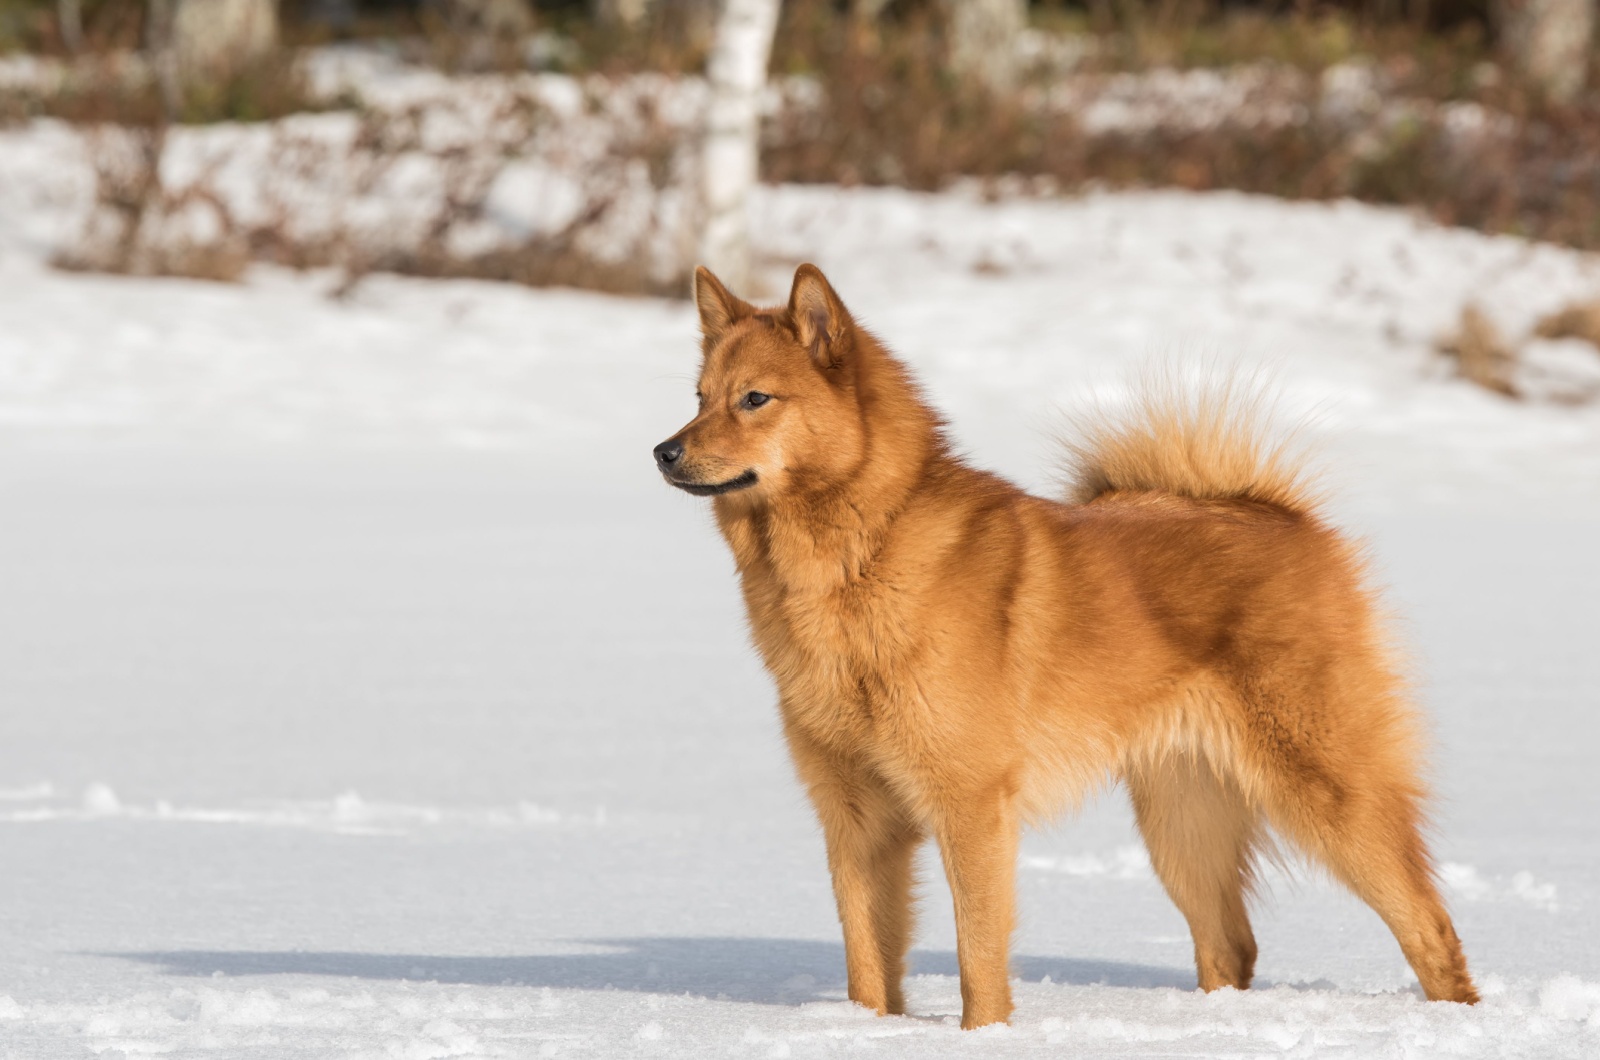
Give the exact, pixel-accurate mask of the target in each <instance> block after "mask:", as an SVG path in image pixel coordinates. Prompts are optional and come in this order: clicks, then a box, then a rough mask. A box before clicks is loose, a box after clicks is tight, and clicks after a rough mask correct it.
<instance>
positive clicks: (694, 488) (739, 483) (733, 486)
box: [665, 469, 756, 497]
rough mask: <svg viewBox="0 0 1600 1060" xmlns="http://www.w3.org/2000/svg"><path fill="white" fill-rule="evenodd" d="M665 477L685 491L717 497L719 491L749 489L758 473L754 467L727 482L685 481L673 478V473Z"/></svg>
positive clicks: (731, 491)
mask: <svg viewBox="0 0 1600 1060" xmlns="http://www.w3.org/2000/svg"><path fill="white" fill-rule="evenodd" d="M665 477H666V480H667V481H668V482H670V483H672V484H673V485H674V486H676V487H678V488H679V489H681V490H683V491H684V492H685V493H692V494H694V495H695V496H696V497H715V496H717V495H718V494H719V493H733V492H734V491H736V490H747V489H749V488H750V487H751V486H754V485H755V484H756V473H755V471H754V469H752V470H750V471H746V472H745V473H744V474H742V475H739V476H738V477H736V478H730V479H729V480H728V481H726V482H713V483H705V482H684V481H682V480H681V479H675V478H673V477H672V476H671V475H667V476H665Z"/></svg>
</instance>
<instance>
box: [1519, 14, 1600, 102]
mask: <svg viewBox="0 0 1600 1060" xmlns="http://www.w3.org/2000/svg"><path fill="white" fill-rule="evenodd" d="M1494 13H1495V22H1496V28H1497V29H1498V31H1499V34H1500V49H1501V51H1502V52H1503V53H1504V55H1505V57H1506V59H1507V61H1508V62H1509V63H1510V64H1511V66H1512V67H1513V68H1514V69H1516V70H1517V71H1518V72H1519V73H1521V74H1522V75H1523V76H1524V77H1526V78H1527V79H1528V80H1529V81H1531V82H1532V83H1533V84H1534V85H1536V86H1537V87H1538V88H1539V89H1540V90H1541V91H1542V92H1544V94H1545V95H1546V96H1548V97H1550V98H1551V99H1553V100H1556V101H1558V102H1568V101H1570V100H1572V99H1573V98H1574V97H1575V96H1577V94H1578V93H1579V91H1581V90H1582V88H1583V85H1584V82H1585V80H1587V78H1588V73H1589V52H1590V50H1591V49H1592V48H1593V44H1594V24H1595V0H1494Z"/></svg>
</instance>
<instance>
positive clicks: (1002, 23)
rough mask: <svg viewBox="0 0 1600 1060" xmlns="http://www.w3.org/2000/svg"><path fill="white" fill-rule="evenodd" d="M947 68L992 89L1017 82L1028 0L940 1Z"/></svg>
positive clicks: (1006, 87) (1013, 84) (1009, 88)
mask: <svg viewBox="0 0 1600 1060" xmlns="http://www.w3.org/2000/svg"><path fill="white" fill-rule="evenodd" d="M940 4H941V6H942V7H943V9H944V16H945V33H946V34H948V36H949V47H950V67H951V69H952V70H954V71H955V72H956V74H957V75H959V76H961V77H969V78H974V79H976V80H978V81H980V82H982V83H983V84H985V85H987V86H988V87H989V88H990V89H991V90H993V91H995V92H1007V91H1009V90H1011V89H1012V88H1015V87H1016V83H1017V38H1018V37H1019V36H1021V34H1022V31H1023V30H1025V29H1027V28H1028V0H940Z"/></svg>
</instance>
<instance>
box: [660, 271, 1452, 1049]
mask: <svg viewBox="0 0 1600 1060" xmlns="http://www.w3.org/2000/svg"><path fill="white" fill-rule="evenodd" d="M695 299H696V302H697V303H698V305H699V310H700V323H701V328H702V330H703V332H704V336H705V338H704V358H703V361H702V364H701V368H700V385H699V395H698V396H699V398H700V411H699V413H698V414H697V415H696V416H695V418H694V419H693V420H692V421H690V423H689V424H688V426H686V427H684V428H683V429H682V430H681V431H679V432H678V433H677V434H675V435H674V436H673V437H672V438H671V439H670V440H668V441H666V442H663V443H662V444H661V445H659V446H657V447H656V450H655V455H656V462H657V465H658V466H659V468H660V470H661V473H662V474H663V475H664V476H665V477H666V479H667V481H668V482H670V483H672V484H673V485H674V486H677V487H679V488H680V489H684V490H687V491H689V492H690V493H694V494H698V495H701V496H714V497H715V498H716V500H715V501H714V506H715V509H716V518H717V524H718V526H719V527H720V528H721V530H722V533H723V536H724V537H726V538H727V540H728V544H729V546H730V547H731V548H732V549H733V554H734V557H735V559H736V561H737V563H738V568H739V576H740V580H741V584H742V588H743V591H744V598H745V603H746V606H747V607H748V608H749V612H750V624H751V628H752V630H753V632H754V637H755V641H756V644H757V646H758V647H759V649H760V651H761V654H762V657H763V658H764V659H765V661H766V665H767V668H768V669H769V670H770V671H771V672H772V675H773V677H774V678H775V679H776V681H777V684H778V691H779V702H780V711H781V713H782V716H783V727H784V734H785V736H786V737H787V739H788V742H789V748H790V750H791V752H792V753H793V755H794V760H795V764H796V767H797V769H798V771H799V774H800V777H801V779H802V780H803V782H804V783H805V784H806V786H807V788H808V790H809V792H810V795H811V799H812V801H813V803H814V804H815V806H816V810H817V815H818V817H820V818H821V821H822V826H823V829H824V832H825V834H826V839H827V848H828V866H829V868H830V869H831V870H832V873H833V886H834V894H835V896H836V898H837V900H838V905H839V919H840V921H841V922H842V923H843V925H844V945H845V963H846V966H847V969H848V973H849V983H850V988H849V989H850V997H851V998H852V999H853V1000H855V1001H857V1002H859V1003H861V1004H863V1005H865V1006H867V1007H868V1008H872V1009H876V1010H877V1011H878V1012H880V1013H890V1012H896V1013H898V1012H903V1011H904V1006H905V1002H904V998H903V996H902V994H901V989H900V980H901V978H902V975H903V974H904V969H905V954H906V949H907V946H908V945H909V942H910V936H911V884H912V879H911V875H912V873H911V861H912V854H913V851H914V850H915V848H916V847H917V845H918V844H919V843H921V842H922V841H923V840H924V839H925V838H926V837H927V836H929V835H931V836H933V837H934V838H935V839H936V840H937V841H938V843H939V849H940V851H941V853H942V855H943V858H944V866H945V871H946V873H947V874H948V876H949V880H950V890H951V892H952V893H953V894H954V896H955V917H956V933H957V940H958V944H957V949H958V956H959V960H960V965H961V998H962V1015H961V1025H962V1026H963V1027H978V1026H982V1025H983V1024H986V1023H994V1022H997V1021H1002V1020H1005V1019H1006V1018H1007V1017H1008V1016H1009V1015H1010V1014H1011V989H1010V984H1009V981H1008V976H1007V950H1008V947H1009V945H1010V937H1011V931H1012V907H1013V874H1014V871H1015V863H1016V851H1017V840H1018V831H1019V828H1020V826H1021V822H1023V821H1024V820H1027V819H1035V818H1040V817H1044V816H1048V815H1050V814H1051V813H1053V812H1055V811H1057V810H1059V809H1060V808H1061V807H1062V806H1064V805H1070V804H1071V803H1073V802H1074V801H1075V800H1076V799H1078V798H1079V797H1081V796H1082V794H1083V793H1085V792H1086V791H1088V790H1090V789H1092V788H1094V787H1096V786H1098V785H1099V784H1100V783H1101V782H1103V781H1104V780H1105V779H1106V778H1107V777H1108V776H1112V777H1116V778H1120V779H1121V780H1123V781H1124V782H1125V783H1126V784H1127V786H1128V789H1129V792H1130V793H1131V795H1132V798H1133V806H1134V810H1135V813H1136V815H1137V818H1138V823H1139V828H1140V830H1141V831H1142V833H1143V835H1144V840H1145V843H1146V845H1147V846H1148V847H1149V850H1150V860H1151V863H1152V865H1153V866H1154V867H1155V871H1156V873H1157V874H1158V875H1159V876H1160V878H1161V882H1162V883H1163V885H1165V887H1166V889H1167V893H1168V894H1169V895H1171V896H1172V900H1173V901H1174V902H1175V903H1177V906H1178V908H1179V909H1180V910H1182V911H1183V915H1184V916H1185V917H1186V918H1187V919H1188V921H1189V929H1190V931H1191V933H1192V934H1193V936H1194V952H1195V964H1196V967H1197V969H1198V972H1199V978H1200V986H1201V987H1203V988H1204V989H1206V990H1215V989H1216V988H1218V987H1222V986H1233V987H1238V988H1240V989H1243V988H1245V987H1247V986H1249V985H1250V977H1251V974H1252V972H1253V970H1254V965H1255V959H1256V944H1255V938H1254V936H1253V935H1252V933H1251V930H1250V921H1249V919H1248V917H1247V915H1246V912H1245V899H1246V896H1247V895H1248V893H1249V892H1250V889H1251V885H1252V882H1253V879H1254V872H1253V866H1254V859H1255V854H1256V852H1257V851H1258V849H1259V847H1260V845H1261V844H1262V843H1263V842H1264V841H1265V840H1266V837H1267V830H1268V829H1269V828H1270V829H1272V830H1273V831H1275V832H1276V833H1277V834H1278V835H1280V836H1282V837H1283V838H1284V839H1286V840H1287V841H1289V842H1290V843H1292V844H1293V845H1295V846H1297V847H1299V848H1300V849H1301V850H1302V851H1304V852H1305V853H1306V854H1308V855H1309V856H1310V857H1311V858H1313V859H1314V860H1315V861H1317V862H1320V863H1321V864H1323V865H1325V866H1326V867H1327V868H1328V869H1329V870H1330V871H1331V872H1332V873H1333V875H1334V876H1336V877H1337V878H1338V879H1339V880H1341V881H1342V882H1343V883H1344V884H1346V885H1347V886H1348V887H1350V889H1351V890H1353V891H1354V892H1355V893H1356V894H1357V895H1359V896H1360V897H1361V898H1362V899H1363V900H1365V901H1366V902H1367V904H1369V905H1371V906H1372V908H1373V909H1374V910H1376V911H1377V913H1378V915H1379V916H1381V917H1382V918H1383V920H1384V922H1385V923H1386V924H1388V926H1389V928H1390V930H1391V931H1393V932H1394V935H1395V937H1396V938H1397V939H1398V940H1399V942H1400V947H1401V949H1402V950H1404V951H1405V955H1406V959H1407V960H1409V961H1410V962H1411V967H1412V968H1413V969H1415V971H1416V974H1417V978H1418V979H1419V980H1421V983H1422V988H1423V990H1424V991H1426V993H1427V996H1428V997H1429V998H1432V999H1447V1000H1451V1001H1463V1002H1467V1003H1472V1002H1475V1001H1476V1000H1477V998H1478V995H1477V993H1476V991H1475V990H1474V989H1473V985H1472V979H1471V978H1470V976H1469V975H1468V973H1467V964H1466V959H1465V957H1463V955H1462V952H1461V943H1460V941H1459V940H1458V939H1457V938H1456V933H1455V929H1454V928H1453V927H1452V925H1451V922H1450V917H1449V914H1448V913H1447V912H1446V911H1445V908H1444V905H1443V903H1442V902H1441V901H1440V898H1439V892H1438V889H1437V887H1436V885H1435V881H1434V873H1433V867H1432V861H1431V858H1430V855H1429V853H1428V849H1427V847H1426V845H1425V844H1424V842H1423V838H1422V836H1421V834H1420V833H1419V825H1420V824H1421V822H1422V819H1423V810H1422V804H1423V802H1424V799H1425V795H1426V792H1425V790H1424V786H1423V784H1422V782H1421V781H1420V780H1419V779H1418V772H1419V769H1420V766H1421V748H1420V745H1419V737H1418V732H1417V725H1416V722H1415V719H1414V717H1413V714H1412V710H1411V707H1410V705H1409V704H1408V702H1407V697H1406V690H1405V688H1404V686H1403V683H1402V681H1401V680H1400V678H1399V677H1398V676H1397V669H1396V665H1395V662H1394V660H1393V658H1392V657H1391V652H1390V647H1389V644H1388V642H1387V640H1386V638H1385V634H1384V631H1383V629H1382V627H1381V625H1380V623H1379V620H1378V617H1377V615H1376V614H1375V609H1374V603H1373V599H1372V596H1371V594H1370V593H1369V591H1368V590H1367V589H1366V588H1365V587H1364V586H1363V584H1362V580H1363V572H1362V567H1361V561H1360V559H1359V558H1358V556H1357V555H1356V553H1355V551H1354V550H1353V549H1352V547H1351V545H1350V544H1348V543H1347V542H1346V541H1345V540H1344V539H1343V538H1341V537H1340V535H1339V534H1338V533H1337V532H1336V531H1335V530H1333V529H1332V528H1331V527H1329V526H1328V525H1327V524H1326V523H1324V522H1323V521H1322V519H1321V518H1320V516H1319V515H1318V512H1317V509H1316V506H1315V504H1314V503H1313V500H1312V499H1311V495H1310V493H1309V491H1308V489H1307V487H1306V484H1305V482H1304V476H1303V474H1302V472H1301V470H1300V468H1299V467H1298V466H1297V465H1296V464H1295V462H1294V461H1293V460H1292V459H1291V458H1289V457H1288V456H1286V455H1285V453H1284V451H1283V450H1282V449H1280V448H1273V447H1272V446H1270V445H1269V444H1267V443H1266V442H1265V441H1264V440H1263V436H1262V434H1261V432H1260V431H1259V430H1258V429H1257V428H1256V427H1255V426H1254V424H1253V421H1252V419H1251V416H1250V411H1251V407H1252V406H1251V405H1250V403H1249V402H1245V403H1242V404H1241V403H1239V402H1236V401H1233V400H1232V399H1231V398H1230V391H1229V390H1228V389H1227V388H1223V389H1222V390H1219V391H1215V392H1212V393H1210V394H1209V395H1201V396H1198V397H1191V398H1188V399H1184V398H1182V397H1173V396H1170V395H1169V396H1167V397H1165V398H1160V397H1158V398H1156V399H1151V400H1147V401H1146V402H1145V403H1144V405H1143V406H1142V407H1141V408H1140V409H1139V411H1138V412H1137V414H1136V415H1135V416H1133V417H1132V418H1130V419H1128V420H1126V421H1123V422H1120V423H1107V424H1104V425H1102V426H1101V427H1100V428H1099V429H1098V430H1096V431H1091V432H1090V436H1089V438H1088V440H1087V441H1085V442H1083V443H1081V444H1080V445H1079V446H1077V447H1076V450H1075V456H1076V470H1077V473H1076V486H1075V488H1074V489H1073V491H1072V495H1071V496H1070V497H1069V498H1068V499H1067V501H1066V502H1064V503H1063V502H1057V501H1051V500H1044V499H1041V498H1038V497H1033V496H1030V495H1028V494H1026V493H1024V492H1022V491H1021V490H1019V489H1017V488H1016V487H1015V486H1012V485H1011V484H1009V483H1007V482H1005V481H1003V480H1001V479H999V478H997V477H995V476H994V475H990V474H987V473H985V472H982V471H977V470H974V469H973V468H970V467H968V466H966V465H965V464H963V463H962V462H961V461H960V460H959V459H958V458H957V457H956V456H954V455H953V454H952V453H951V452H950V449H949V446H948V444H947V443H946V441H945V438H944V436H943V433H942V428H941V424H940V421H939V418H938V416H937V415H936V414H935V413H934V412H933V411H931V410H930V409H929V408H928V406H927V405H926V403H925V402H924V401H923V400H922V398H921V396H920V394H919V392H918V389H917V386H916V384H915V383H914V382H913V381H912V379H911V377H910V375H909V374H908V372H907V371H906V369H905V367H904V366H903V365H902V364H901V363H900V362H899V361H898V360H896V359H895V358H894V357H893V356H891V355H890V353H889V352H888V350H886V349H885V348H884V347H883V345H882V344H880V343H879V342H878V340H877V339H875V338H874V337H873V336H872V335H870V334H868V333H867V332H866V331H865V330H863V329H862V328H860V327H858V326H856V324H855V323H854V322H853V321H852V320H851V317H850V314H849V312H848V311H847V310H846V309H845V307H844V304H843V303H842V302H841V301H840V300H839V297H838V295H837V294H835V293H834V290H833V288H832V287H831V286H830V285H829V284H828V281H827V280H826V279H825V278H824V277H823V275H822V273H821V272H820V271H818V269H817V268H816V267H815V266H811V265H803V266H801V267H800V269H799V270H798V271H797V272H796V273H795V278H794V289H793V291H792V292H791V294H790V296H789V303H788V305H787V306H783V307H781V308H776V309H767V310H761V309H757V308H755V307H753V306H751V305H749V304H747V303H745V302H743V301H741V300H740V299H738V298H736V297H734V296H733V295H732V294H730V293H729V292H728V290H727V289H726V288H725V287H724V286H723V285H722V284H721V283H720V282H718V280H717V279H716V278H715V277H714V276H712V275H711V273H709V272H707V271H706V270H704V269H701V270H699V271H698V272H697V273H696V282H695Z"/></svg>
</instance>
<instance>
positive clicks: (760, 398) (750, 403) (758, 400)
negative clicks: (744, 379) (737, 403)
mask: <svg viewBox="0 0 1600 1060" xmlns="http://www.w3.org/2000/svg"><path fill="white" fill-rule="evenodd" d="M771 400H772V395H771V394H763V393H762V392H761V391H759V390H752V391H750V393H748V394H746V395H745V396H744V407H745V408H747V409H758V408H760V407H761V406H762V405H765V404H766V403H767V402H769V401H771Z"/></svg>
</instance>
